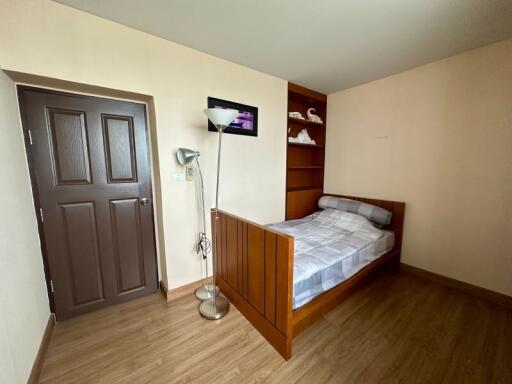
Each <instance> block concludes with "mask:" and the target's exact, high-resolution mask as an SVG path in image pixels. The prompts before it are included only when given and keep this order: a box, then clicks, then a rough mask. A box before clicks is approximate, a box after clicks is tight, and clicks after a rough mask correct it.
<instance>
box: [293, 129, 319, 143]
mask: <svg viewBox="0 0 512 384" xmlns="http://www.w3.org/2000/svg"><path fill="white" fill-rule="evenodd" d="M288 141H289V142H290V143H300V144H310V145H315V144H316V141H315V140H313V139H311V137H310V136H309V133H308V131H307V129H306V128H304V129H303V130H302V131H300V132H299V134H298V135H297V137H289V138H288Z"/></svg>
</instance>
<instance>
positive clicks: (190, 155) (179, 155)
mask: <svg viewBox="0 0 512 384" xmlns="http://www.w3.org/2000/svg"><path fill="white" fill-rule="evenodd" d="M199 155H200V153H199V151H194V150H192V149H188V148H178V150H177V151H176V159H177V160H178V163H180V165H181V166H183V165H185V164H188V163H191V162H192V161H194V159H195V158H196V157H199Z"/></svg>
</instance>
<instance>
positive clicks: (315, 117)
mask: <svg viewBox="0 0 512 384" xmlns="http://www.w3.org/2000/svg"><path fill="white" fill-rule="evenodd" d="M313 112H316V109H315V108H309V109H308V112H307V115H308V120H309V121H312V122H314V123H319V124H323V123H324V122H323V121H322V119H321V118H320V116H318V115H315V114H314V113H313Z"/></svg>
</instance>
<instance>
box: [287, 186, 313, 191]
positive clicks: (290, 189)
mask: <svg viewBox="0 0 512 384" xmlns="http://www.w3.org/2000/svg"><path fill="white" fill-rule="evenodd" d="M315 189H319V190H321V189H322V187H315V186H313V185H303V186H300V187H288V188H286V192H297V191H309V190H315Z"/></svg>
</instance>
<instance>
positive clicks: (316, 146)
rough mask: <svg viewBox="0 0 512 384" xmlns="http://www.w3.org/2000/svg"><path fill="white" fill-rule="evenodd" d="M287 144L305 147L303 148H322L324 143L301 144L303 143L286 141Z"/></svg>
mask: <svg viewBox="0 0 512 384" xmlns="http://www.w3.org/2000/svg"><path fill="white" fill-rule="evenodd" d="M288 145H292V146H294V147H305V148H324V147H325V145H320V144H303V143H290V142H288Z"/></svg>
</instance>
